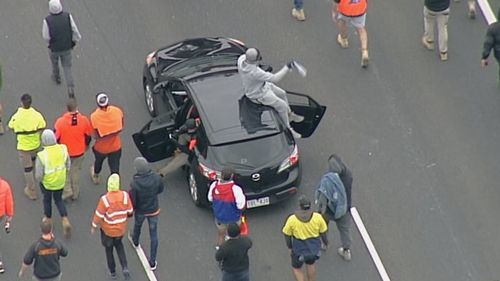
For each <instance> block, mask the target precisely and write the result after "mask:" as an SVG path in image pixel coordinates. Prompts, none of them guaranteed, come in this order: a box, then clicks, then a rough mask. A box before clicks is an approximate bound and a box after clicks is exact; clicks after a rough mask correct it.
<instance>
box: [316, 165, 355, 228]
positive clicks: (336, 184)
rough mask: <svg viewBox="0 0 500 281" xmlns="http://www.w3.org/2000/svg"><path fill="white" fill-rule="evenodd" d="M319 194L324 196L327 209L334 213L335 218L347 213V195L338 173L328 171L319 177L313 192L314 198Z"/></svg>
mask: <svg viewBox="0 0 500 281" xmlns="http://www.w3.org/2000/svg"><path fill="white" fill-rule="evenodd" d="M320 195H324V196H325V197H326V199H327V206H328V209H330V211H331V212H332V213H333V214H334V218H335V219H339V218H341V217H342V216H344V215H345V214H346V213H347V195H346V192H345V187H344V184H343V183H342V181H341V180H340V177H339V174H337V173H333V172H329V173H326V174H325V175H323V176H322V177H321V180H320V183H319V186H318V188H317V190H316V193H315V198H316V200H318V199H319V197H320Z"/></svg>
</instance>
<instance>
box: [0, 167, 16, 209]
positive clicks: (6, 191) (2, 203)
mask: <svg viewBox="0 0 500 281" xmlns="http://www.w3.org/2000/svg"><path fill="white" fill-rule="evenodd" d="M3 216H7V217H9V218H12V217H13V216H14V198H13V197H12V188H11V187H10V185H9V183H8V182H7V181H6V180H4V179H2V178H1V177H0V218H1V217H3Z"/></svg>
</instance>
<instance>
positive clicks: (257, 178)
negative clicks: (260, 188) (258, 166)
mask: <svg viewBox="0 0 500 281" xmlns="http://www.w3.org/2000/svg"><path fill="white" fill-rule="evenodd" d="M252 180H253V181H259V180H260V174H259V173H255V174H253V175H252Z"/></svg>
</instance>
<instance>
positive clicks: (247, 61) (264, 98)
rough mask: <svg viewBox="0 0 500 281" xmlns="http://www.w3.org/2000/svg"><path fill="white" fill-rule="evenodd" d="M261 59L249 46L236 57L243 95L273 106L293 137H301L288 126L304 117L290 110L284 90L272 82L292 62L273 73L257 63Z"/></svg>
mask: <svg viewBox="0 0 500 281" xmlns="http://www.w3.org/2000/svg"><path fill="white" fill-rule="evenodd" d="M261 59H262V58H261V56H260V52H259V50H257V49H255V48H249V49H248V50H247V51H246V52H245V54H243V55H241V56H240V57H239V58H238V72H239V74H240V76H241V80H242V83H243V90H244V91H245V95H246V96H247V97H248V98H249V99H250V100H251V101H252V102H255V103H257V104H263V105H268V106H271V107H273V108H274V109H275V110H276V111H277V112H278V114H279V116H280V117H281V119H282V120H283V122H285V124H286V126H287V127H288V129H290V131H291V132H292V135H293V137H294V138H296V139H298V138H301V137H302V136H301V135H300V134H299V133H297V132H295V130H293V128H292V127H291V126H290V122H302V121H303V120H304V117H303V116H300V115H297V114H295V113H294V112H292V110H291V109H290V106H289V104H288V98H287V96H286V91H285V90H283V89H281V88H280V87H278V86H276V85H275V84H274V83H276V82H279V81H280V80H281V79H283V77H285V75H286V74H287V73H288V72H290V71H291V70H292V67H293V63H294V62H293V61H291V62H289V63H288V64H286V65H284V66H283V67H282V68H281V69H280V70H279V71H278V72H276V73H274V74H273V73H271V72H267V71H264V70H262V69H261V68H260V67H259V64H258V63H259V61H261Z"/></svg>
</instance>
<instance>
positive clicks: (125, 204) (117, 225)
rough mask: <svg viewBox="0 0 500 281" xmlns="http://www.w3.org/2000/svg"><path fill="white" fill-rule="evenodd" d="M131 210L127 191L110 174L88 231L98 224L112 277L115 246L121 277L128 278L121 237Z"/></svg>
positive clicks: (115, 177)
mask: <svg viewBox="0 0 500 281" xmlns="http://www.w3.org/2000/svg"><path fill="white" fill-rule="evenodd" d="M133 212H134V208H133V207H132V202H131V200H130V197H129V194H128V192H126V191H121V190H120V176H119V175H118V174H111V176H109V178H108V192H107V193H106V194H105V195H103V196H101V198H99V203H98V204H97V208H96V210H95V212H94V218H93V219H92V227H91V229H90V232H91V233H92V234H93V233H94V232H95V230H96V228H97V227H99V226H100V228H101V243H102V245H103V246H104V248H105V250H106V261H107V263H108V269H109V274H110V276H111V278H113V279H115V278H116V264H115V258H114V256H113V248H116V253H117V254H118V260H119V261H120V265H121V266H122V270H123V277H124V278H125V279H126V280H128V279H130V272H129V270H128V266H127V257H126V255H125V249H124V248H123V243H122V238H123V235H125V233H126V232H127V219H128V217H131V216H132V214H133Z"/></svg>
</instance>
